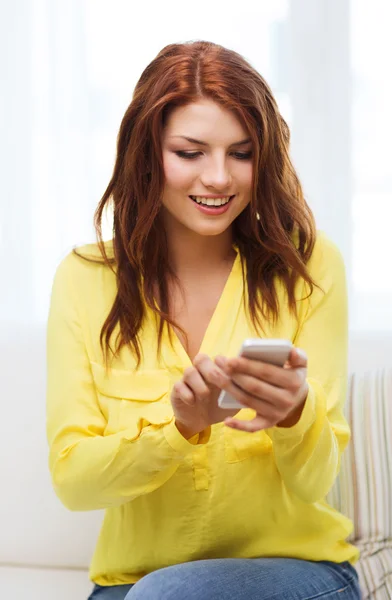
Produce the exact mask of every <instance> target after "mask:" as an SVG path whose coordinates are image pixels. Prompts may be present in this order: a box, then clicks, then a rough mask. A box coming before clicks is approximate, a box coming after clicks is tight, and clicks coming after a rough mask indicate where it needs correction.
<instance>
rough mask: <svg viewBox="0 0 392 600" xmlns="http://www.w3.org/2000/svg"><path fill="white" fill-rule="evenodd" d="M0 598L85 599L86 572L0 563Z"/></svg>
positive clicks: (87, 592)
mask: <svg viewBox="0 0 392 600" xmlns="http://www.w3.org/2000/svg"><path fill="white" fill-rule="evenodd" d="M0 582H1V597H2V598H4V599H8V600H26V598H28V600H54V599H55V600H87V598H88V596H89V595H90V593H91V591H92V589H93V584H92V583H91V582H90V581H89V579H88V575H87V571H82V570H79V571H78V570H71V569H27V568H23V567H1V566H0Z"/></svg>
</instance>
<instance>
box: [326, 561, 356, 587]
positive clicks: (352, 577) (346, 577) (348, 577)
mask: <svg viewBox="0 0 392 600" xmlns="http://www.w3.org/2000/svg"><path fill="white" fill-rule="evenodd" d="M336 564H339V563H336ZM342 564H344V563H342ZM324 566H325V567H326V568H327V569H328V571H329V572H330V573H333V574H334V575H336V576H338V577H340V579H341V580H342V585H345V584H347V583H349V584H351V583H352V582H353V581H355V575H354V574H353V573H348V572H347V570H344V573H345V575H344V576H343V577H344V580H343V577H342V574H341V571H335V569H331V567H330V565H329V564H328V563H327V562H325V563H324Z"/></svg>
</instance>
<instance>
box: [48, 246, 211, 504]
mask: <svg viewBox="0 0 392 600" xmlns="http://www.w3.org/2000/svg"><path fill="white" fill-rule="evenodd" d="M74 261H75V258H74V257H73V256H71V255H70V256H69V257H67V258H66V259H65V260H64V261H63V262H62V263H61V265H60V266H59V268H58V270H57V273H56V276H55V280H54V284H53V291H52V297H51V306H50V313H49V319H48V329H47V436H48V441H49V447H50V454H49V465H50V472H51V476H52V481H53V486H54V489H55V491H56V493H57V495H58V496H59V498H60V499H61V501H62V502H63V503H64V504H65V505H66V506H67V507H68V508H70V509H71V510H94V509H102V508H108V507H112V506H116V505H120V504H123V503H125V502H129V501H130V500H132V499H133V498H136V497H137V496H140V495H142V494H147V493H149V492H152V491H153V490H155V489H157V488H159V487H160V486H161V485H163V484H164V483H165V482H166V481H167V480H168V479H169V478H170V477H171V476H172V475H173V474H174V473H175V471H176V469H177V467H178V466H179V464H180V463H181V462H182V461H183V459H184V457H185V456H186V455H187V454H188V453H189V452H191V450H192V448H193V447H194V444H195V443H204V442H205V441H206V439H201V440H199V436H195V437H194V438H192V439H190V440H186V439H184V437H183V436H182V435H181V434H180V432H179V431H178V429H177V428H176V425H175V422H174V416H173V418H170V417H169V418H168V419H167V420H166V422H162V423H154V424H151V423H148V422H147V421H145V420H144V419H139V420H137V419H136V418H135V422H134V423H130V424H129V428H128V429H126V430H124V431H121V432H119V433H116V434H112V435H106V436H105V435H104V431H105V427H106V425H107V422H106V419H105V417H104V415H103V413H102V412H101V410H100V406H99V403H98V399H97V394H96V390H95V385H94V381H93V377H92V373H91V368H90V361H89V358H88V355H87V350H86V344H85V342H84V335H83V319H82V318H81V317H80V311H79V307H78V303H77V301H76V294H75V290H74V287H73V284H72V269H73V267H74V265H75V262H74ZM98 268H99V267H98ZM96 334H97V335H99V332H96ZM202 437H203V436H202Z"/></svg>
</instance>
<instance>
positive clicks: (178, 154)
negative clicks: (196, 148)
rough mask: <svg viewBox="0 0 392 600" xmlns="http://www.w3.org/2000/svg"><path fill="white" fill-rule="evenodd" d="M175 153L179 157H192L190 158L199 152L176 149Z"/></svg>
mask: <svg viewBox="0 0 392 600" xmlns="http://www.w3.org/2000/svg"><path fill="white" fill-rule="evenodd" d="M176 154H177V156H179V157H180V158H188V159H192V158H196V157H197V156H199V154H201V153H200V152H184V151H183V150H178V152H176Z"/></svg>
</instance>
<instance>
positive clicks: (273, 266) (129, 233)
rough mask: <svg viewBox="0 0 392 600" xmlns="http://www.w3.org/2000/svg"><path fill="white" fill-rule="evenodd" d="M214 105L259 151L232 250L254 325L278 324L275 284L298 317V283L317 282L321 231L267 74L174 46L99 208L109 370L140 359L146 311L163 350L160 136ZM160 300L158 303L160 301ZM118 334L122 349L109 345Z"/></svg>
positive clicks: (144, 92) (142, 103) (191, 45)
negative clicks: (311, 266)
mask: <svg viewBox="0 0 392 600" xmlns="http://www.w3.org/2000/svg"><path fill="white" fill-rule="evenodd" d="M200 98H209V99H212V100H214V101H215V102H217V103H219V104H220V105H221V106H223V107H224V108H226V109H228V110H231V111H233V112H234V114H235V115H236V116H237V118H238V119H239V120H240V121H241V123H242V124H243V125H244V127H245V128H246V129H247V131H249V135H250V137H251V139H252V142H253V149H254V154H253V161H254V168H253V190H252V199H251V202H250V204H249V205H248V206H247V208H246V209H245V210H244V211H243V212H242V213H241V214H240V215H239V216H238V217H237V219H236V220H235V222H234V224H233V241H234V243H236V245H237V247H238V249H239V251H240V254H241V258H242V260H243V264H245V265H246V273H247V292H248V294H247V295H248V307H247V308H248V309H249V313H250V315H251V319H252V321H253V323H254V325H255V326H256V327H257V328H258V327H261V328H262V325H261V323H262V319H264V318H269V319H272V321H273V322H274V321H276V320H277V318H278V314H279V306H278V295H277V290H276V281H277V280H280V281H281V282H282V283H283V285H284V288H285V290H286V293H287V302H288V308H289V310H290V311H292V312H293V313H294V314H297V310H296V301H295V293H294V292H295V286H296V283H297V281H298V280H299V278H303V280H305V282H306V283H307V284H308V285H309V293H311V292H312V290H313V285H314V282H313V281H312V279H311V277H310V275H309V274H308V271H307V268H306V264H307V262H308V260H309V258H310V256H311V254H312V250H313V247H314V244H315V237H316V233H315V224H314V219H313V215H312V213H311V210H310V208H309V207H308V205H307V203H306V202H305V199H304V196H303V193H302V189H301V185H300V182H299V180H298V177H297V175H296V172H295V170H294V167H293V165H292V163H291V161H290V158H289V152H288V147H289V129H288V126H287V124H286V123H285V121H284V119H283V118H282V116H281V115H280V113H279V109H278V107H277V104H276V102H275V99H274V97H273V95H272V92H271V90H270V88H269V86H268V85H267V83H266V82H265V81H264V79H263V78H262V77H261V75H260V74H259V73H258V72H257V71H256V70H255V69H254V68H253V67H252V66H251V65H250V64H249V63H248V62H247V61H246V60H245V59H244V58H243V57H242V56H240V55H239V54H237V53H236V52H234V51H232V50H229V49H227V48H224V47H222V46H219V45H217V44H213V43H211V42H205V41H197V42H188V43H183V44H170V45H168V46H166V47H165V48H163V50H161V52H159V54H158V55H157V57H156V58H155V59H154V60H153V61H152V62H151V63H150V64H149V65H148V66H147V68H146V69H145V70H144V72H143V73H142V75H141V77H140V79H139V81H138V83H137V85H136V88H135V91H134V94H133V98H132V102H131V104H130V105H129V107H128V108H127V110H126V112H125V115H124V117H123V120H122V123H121V127H120V130H119V134H118V139H117V157H116V162H115V166H114V171H113V176H112V178H111V180H110V183H109V185H108V187H107V189H106V191H105V193H104V195H103V197H102V199H101V201H100V203H99V205H98V207H97V210H96V213H95V228H96V232H97V239H98V245H99V248H100V251H101V254H102V257H103V261H104V262H105V263H106V264H107V265H108V266H110V267H111V268H112V269H113V271H114V272H115V273H116V279H117V295H116V298H115V301H114V304H113V306H112V308H111V311H110V313H109V315H108V317H107V319H106V321H105V323H104V324H103V327H102V330H101V336H100V342H101V347H102V350H103V353H104V356H105V360H106V363H107V360H108V354H109V351H110V352H111V353H112V354H113V355H116V354H118V352H119V351H120V350H121V348H122V347H123V346H124V345H130V347H131V348H132V349H133V351H134V352H135V354H136V356H137V360H138V364H139V363H140V359H141V347H140V342H139V339H138V333H139V331H140V328H141V326H142V323H143V319H144V316H145V310H146V309H145V307H146V305H148V306H149V307H150V308H151V309H152V310H153V311H154V312H155V314H156V316H157V324H158V330H159V335H158V350H159V349H160V345H161V339H162V333H163V328H164V327H165V326H167V325H168V324H170V325H172V326H175V325H176V324H175V323H174V322H173V320H172V319H171V317H170V315H169V293H168V279H169V276H174V274H173V272H172V269H171V266H170V262H169V260H168V253H167V243H166V236H165V230H164V227H163V226H162V225H161V215H160V198H161V197H162V192H163V186H164V173H163V165H162V150H161V135H162V131H163V128H164V126H165V122H166V120H167V117H168V114H169V112H170V111H171V110H172V109H173V108H175V107H178V106H183V105H185V104H188V103H191V102H194V101H197V100H198V99H200ZM110 202H112V203H113V213H114V222H113V252H114V255H113V258H110V257H109V256H108V255H107V252H106V249H105V245H104V243H103V240H102V229H101V223H102V216H103V212H104V210H105V208H106V207H107V206H108V204H109V203H110ZM157 295H158V297H157ZM158 299H159V300H158ZM117 326H118V335H117V337H116V344H115V347H114V348H113V347H112V346H111V336H112V334H113V332H114V330H115V328H116V327H117Z"/></svg>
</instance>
